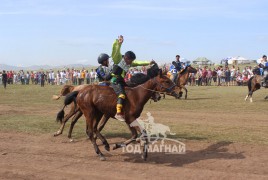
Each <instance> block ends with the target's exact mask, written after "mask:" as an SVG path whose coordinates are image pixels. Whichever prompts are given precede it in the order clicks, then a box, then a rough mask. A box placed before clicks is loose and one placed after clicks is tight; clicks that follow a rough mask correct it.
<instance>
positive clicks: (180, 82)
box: [176, 65, 197, 99]
mask: <svg viewBox="0 0 268 180" xmlns="http://www.w3.org/2000/svg"><path fill="white" fill-rule="evenodd" d="M196 72H197V70H196V69H195V68H193V67H192V66H191V65H189V66H187V67H186V68H185V69H184V70H183V71H182V72H181V73H179V74H178V79H177V83H176V85H177V87H179V94H181V95H182V89H184V91H185V97H184V98H185V99H187V93H188V90H187V89H186V87H185V85H186V84H187V82H188V79H189V76H190V73H196Z"/></svg>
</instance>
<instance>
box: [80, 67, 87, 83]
mask: <svg viewBox="0 0 268 180" xmlns="http://www.w3.org/2000/svg"><path fill="white" fill-rule="evenodd" d="M85 78H86V73H85V70H82V71H81V84H85Z"/></svg>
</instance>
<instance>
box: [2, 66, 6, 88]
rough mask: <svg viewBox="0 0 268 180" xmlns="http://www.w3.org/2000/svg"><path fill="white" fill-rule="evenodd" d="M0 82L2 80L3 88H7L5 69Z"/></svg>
mask: <svg viewBox="0 0 268 180" xmlns="http://www.w3.org/2000/svg"><path fill="white" fill-rule="evenodd" d="M2 82H3V85H4V88H5V89H6V88H7V73H6V71H5V70H3V74H2Z"/></svg>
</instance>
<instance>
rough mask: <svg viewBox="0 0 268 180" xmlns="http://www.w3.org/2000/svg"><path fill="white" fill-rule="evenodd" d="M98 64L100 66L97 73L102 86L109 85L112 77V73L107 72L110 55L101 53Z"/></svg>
mask: <svg viewBox="0 0 268 180" xmlns="http://www.w3.org/2000/svg"><path fill="white" fill-rule="evenodd" d="M98 63H99V64H100V66H99V67H98V68H97V69H96V73H97V76H98V79H99V82H100V85H108V84H109V83H108V82H107V81H109V80H110V79H111V78H112V76H111V73H110V72H107V69H108V66H109V55H108V54H105V53H101V54H100V55H99V57H98Z"/></svg>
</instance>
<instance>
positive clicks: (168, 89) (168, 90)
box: [140, 77, 176, 93]
mask: <svg viewBox="0 0 268 180" xmlns="http://www.w3.org/2000/svg"><path fill="white" fill-rule="evenodd" d="M153 80H154V81H155V82H156V84H157V85H159V86H160V88H161V89H162V88H163V89H165V90H166V91H167V92H171V90H172V89H173V88H174V87H176V84H174V83H173V85H172V86H170V87H168V88H167V87H164V86H163V85H162V84H160V83H159V82H158V81H157V80H156V78H155V77H154V79H153ZM140 86H141V87H142V88H143V89H145V90H148V91H151V92H158V93H165V92H161V91H156V90H152V89H148V88H146V87H144V86H143V85H140Z"/></svg>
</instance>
